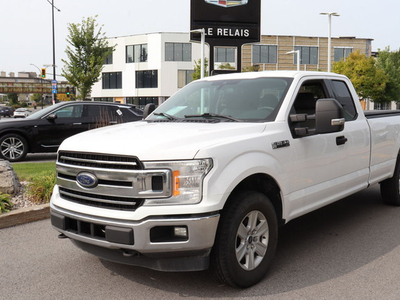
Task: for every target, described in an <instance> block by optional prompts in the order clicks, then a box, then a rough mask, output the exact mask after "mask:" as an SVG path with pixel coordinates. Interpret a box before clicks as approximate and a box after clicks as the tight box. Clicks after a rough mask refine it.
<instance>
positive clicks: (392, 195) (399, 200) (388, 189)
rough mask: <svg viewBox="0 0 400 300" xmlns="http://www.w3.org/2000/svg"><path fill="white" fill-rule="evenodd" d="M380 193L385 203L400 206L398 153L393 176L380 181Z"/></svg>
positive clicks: (399, 163) (399, 159)
mask: <svg viewBox="0 0 400 300" xmlns="http://www.w3.org/2000/svg"><path fill="white" fill-rule="evenodd" d="M381 195H382V198H383V201H385V203H387V204H390V205H395V206H400V155H399V156H397V162H396V167H395V169H394V173H393V177H391V178H389V179H386V180H384V181H382V182H381Z"/></svg>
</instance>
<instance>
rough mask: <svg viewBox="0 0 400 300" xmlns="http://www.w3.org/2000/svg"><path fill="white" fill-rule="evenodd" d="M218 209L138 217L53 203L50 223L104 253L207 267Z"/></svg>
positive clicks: (156, 264) (162, 265) (169, 266)
mask: <svg viewBox="0 0 400 300" xmlns="http://www.w3.org/2000/svg"><path fill="white" fill-rule="evenodd" d="M218 221H219V214H218V213H210V214H202V215H190V216H188V215H176V216H154V217H149V218H146V219H144V220H141V221H138V222H129V221H121V220H115V219H105V218H99V217H95V216H89V215H85V214H80V213H75V212H71V211H67V210H65V209H62V208H60V207H57V206H55V205H54V204H52V203H51V222H52V225H53V227H54V228H55V229H56V230H57V231H59V232H61V233H62V234H63V235H65V236H66V237H68V238H70V239H71V240H72V241H73V242H74V244H76V245H77V246H78V247H80V248H82V249H83V250H85V251H87V252H89V253H92V254H94V255H96V256H99V257H102V258H104V259H107V260H110V261H114V262H119V263H124V264H129V265H137V266H143V267H147V268H151V269H155V270H160V271H197V270H204V269H207V268H208V261H209V254H210V251H211V248H212V246H213V244H214V239H215V234H216V231H217V226H218Z"/></svg>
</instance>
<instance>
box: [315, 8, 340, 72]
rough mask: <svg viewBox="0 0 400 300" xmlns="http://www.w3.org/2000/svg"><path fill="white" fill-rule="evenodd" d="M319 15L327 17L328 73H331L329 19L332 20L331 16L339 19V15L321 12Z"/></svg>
mask: <svg viewBox="0 0 400 300" xmlns="http://www.w3.org/2000/svg"><path fill="white" fill-rule="evenodd" d="M320 15H327V16H328V72H330V71H331V64H332V63H331V59H332V57H331V56H332V52H331V51H332V49H331V39H332V37H331V21H332V20H331V19H332V16H334V17H339V16H340V15H339V14H338V13H336V12H328V13H325V12H323V13H320Z"/></svg>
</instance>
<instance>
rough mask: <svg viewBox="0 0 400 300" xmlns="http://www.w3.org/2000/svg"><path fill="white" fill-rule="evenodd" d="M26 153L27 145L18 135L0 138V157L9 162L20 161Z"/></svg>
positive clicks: (11, 134)
mask: <svg viewBox="0 0 400 300" xmlns="http://www.w3.org/2000/svg"><path fill="white" fill-rule="evenodd" d="M27 153H28V143H27V142H26V140H25V139H24V138H23V137H22V136H20V135H18V134H13V133H10V134H6V135H4V136H2V137H1V138H0V157H1V158H3V159H5V160H8V161H10V162H16V161H21V160H23V159H24V158H25V156H26V154H27Z"/></svg>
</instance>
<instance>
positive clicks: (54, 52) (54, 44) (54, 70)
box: [47, 0, 61, 104]
mask: <svg viewBox="0 0 400 300" xmlns="http://www.w3.org/2000/svg"><path fill="white" fill-rule="evenodd" d="M47 2H49V3H50V4H51V22H52V29H53V82H54V81H55V80H56V42H55V40H56V39H55V29H54V9H57V11H59V12H60V11H61V10H60V9H58V8H57V7H55V6H54V0H51V2H50V0H47ZM55 96H56V94H55V93H54V92H53V93H52V99H53V104H55Z"/></svg>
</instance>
